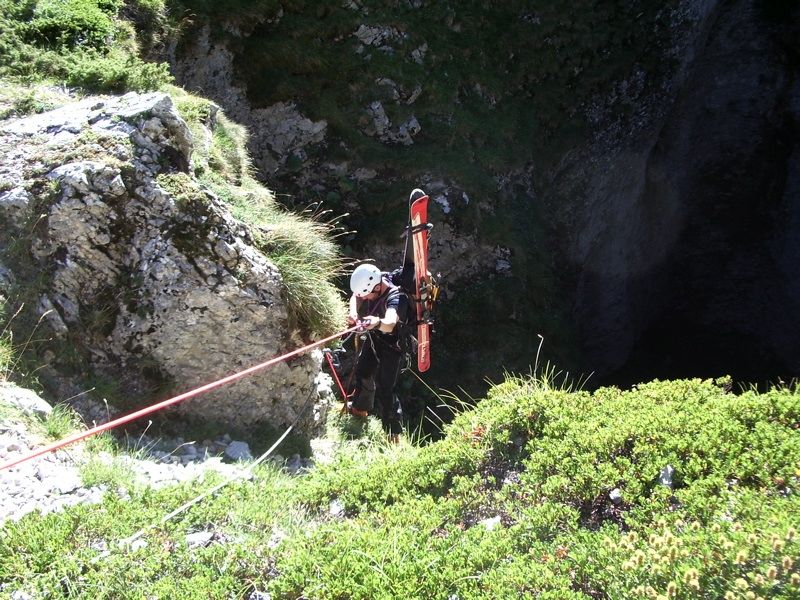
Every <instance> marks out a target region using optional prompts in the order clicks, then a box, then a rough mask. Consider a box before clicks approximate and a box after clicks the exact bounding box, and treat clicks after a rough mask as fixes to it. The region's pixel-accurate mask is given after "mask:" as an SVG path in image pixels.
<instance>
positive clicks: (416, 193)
mask: <svg viewBox="0 0 800 600" xmlns="http://www.w3.org/2000/svg"><path fill="white" fill-rule="evenodd" d="M427 195H428V194H426V193H425V192H423V191H422V190H421V189H419V188H414V189H413V190H411V195H410V196H409V197H408V201H409V202H414V201H416V200H419V199H420V198H424V197H425V196H427Z"/></svg>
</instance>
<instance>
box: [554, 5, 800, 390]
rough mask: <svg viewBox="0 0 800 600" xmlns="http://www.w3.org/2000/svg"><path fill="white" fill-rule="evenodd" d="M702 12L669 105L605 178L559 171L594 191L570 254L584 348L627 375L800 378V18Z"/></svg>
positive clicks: (627, 145) (766, 10)
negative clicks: (795, 270)
mask: <svg viewBox="0 0 800 600" xmlns="http://www.w3.org/2000/svg"><path fill="white" fill-rule="evenodd" d="M702 8H703V13H702V18H701V19H699V20H698V27H697V29H696V37H695V40H694V41H693V43H692V44H690V45H689V46H688V50H689V51H688V52H687V53H686V55H685V60H684V67H683V69H682V70H681V71H680V72H679V74H678V75H677V76H676V77H675V78H674V79H673V81H672V86H673V93H672V95H671V96H670V97H669V99H670V101H669V103H668V104H665V105H664V108H665V110H663V112H661V113H660V114H659V115H658V118H657V119H653V120H652V122H651V124H650V125H649V126H648V127H645V128H644V129H643V130H642V131H641V132H640V133H639V135H632V136H631V137H630V138H629V139H627V140H619V141H617V142H616V143H614V144H611V145H602V144H601V148H603V146H605V148H606V152H605V156H604V158H603V159H602V160H601V161H599V164H600V165H601V170H600V172H597V171H595V172H594V173H591V172H589V173H587V172H586V169H585V167H576V166H573V167H571V169H570V170H568V171H567V172H566V173H562V177H569V178H571V179H572V180H573V181H581V180H582V183H583V184H584V185H585V189H586V192H585V194H584V199H585V202H586V204H584V205H582V206H581V207H580V208H579V210H578V212H577V214H579V215H580V217H579V219H580V224H579V226H578V227H577V228H576V231H575V233H574V235H572V236H571V238H572V239H573V243H572V245H571V247H570V251H569V252H570V258H571V262H572V264H573V265H574V266H575V269H576V271H577V272H578V273H579V274H578V275H577V277H576V282H577V285H576V296H575V310H576V317H577V320H578V323H579V327H580V328H581V331H582V333H581V339H582V340H583V345H584V348H585V352H586V355H587V356H588V357H591V358H593V360H594V362H595V363H596V364H597V365H598V366H600V367H601V372H604V373H614V372H617V373H618V376H619V377H620V380H621V381H633V380H636V379H639V378H640V377H641V376H642V375H651V376H652V375H658V376H661V377H670V376H681V375H705V376H713V375H720V374H723V373H734V374H735V375H736V376H737V377H740V378H742V379H745V380H763V379H765V378H773V379H775V378H778V377H780V376H783V377H786V376H792V374H795V373H797V372H798V370H799V369H800V349H798V346H797V344H796V343H795V342H794V341H793V340H796V339H797V336H798V333H800V332H799V331H798V322H799V321H798V317H800V304H799V303H800V296H798V288H797V285H796V282H795V279H796V278H795V277H794V276H793V275H792V274H791V272H790V271H789V270H787V268H786V265H788V264H797V261H798V259H800V256H798V254H797V235H798V234H797V229H796V228H795V227H794V226H793V224H794V218H795V217H794V215H795V214H796V210H797V209H796V206H797V203H798V200H800V199H798V196H797V185H796V180H797V178H798V175H799V174H798V162H797V152H798V138H797V126H798V113H797V106H798V89H799V88H798V84H799V82H798V67H800V64H799V63H798V55H797V52H796V50H794V49H793V48H792V43H791V42H789V40H792V39H795V38H796V36H797V34H798V33H799V31H798V26H797V20H796V19H792V18H791V15H792V14H793V13H792V10H791V9H787V8H781V7H780V6H778V5H765V4H761V3H753V2H747V1H742V2H736V3H733V4H731V3H720V4H717V3H709V4H707V5H705V6H703V7H702ZM632 133H635V132H632ZM597 155H598V154H597V153H596V154H595V156H597ZM600 156H603V154H600ZM587 158H588V160H587V162H588V163H590V164H591V157H587ZM570 171H571V173H570ZM576 173H580V174H581V175H584V174H585V175H588V176H587V177H575V174H576ZM611 380H612V381H613V380H614V376H613V375H612V377H611Z"/></svg>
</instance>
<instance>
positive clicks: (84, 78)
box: [0, 0, 171, 92]
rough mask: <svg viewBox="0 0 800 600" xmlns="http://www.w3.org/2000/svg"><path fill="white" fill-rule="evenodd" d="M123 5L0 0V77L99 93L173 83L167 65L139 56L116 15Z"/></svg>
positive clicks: (117, 1)
mask: <svg viewBox="0 0 800 600" xmlns="http://www.w3.org/2000/svg"><path fill="white" fill-rule="evenodd" d="M139 4H141V3H139ZM122 6H123V2H122V1H121V0H63V1H62V0H26V1H25V2H15V1H13V0H0V57H1V58H0V75H2V76H4V77H8V78H10V79H12V80H16V81H20V82H36V81H41V80H43V79H54V80H56V81H61V82H63V83H66V84H67V85H69V86H74V87H78V88H81V89H85V90H88V91H102V92H125V91H129V90H140V91H143V90H153V89H156V88H158V87H160V86H161V85H163V84H165V83H167V82H169V81H171V75H170V74H169V69H168V67H167V65H166V64H165V63H160V64H156V63H149V62H145V61H143V60H142V59H141V58H140V57H139V54H138V45H137V42H136V36H135V32H134V30H133V28H132V27H131V26H130V25H129V24H128V22H127V21H124V20H121V19H119V18H118V15H119V11H120V9H121V8H122ZM154 10H156V8H155V7H154ZM162 10H163V7H162Z"/></svg>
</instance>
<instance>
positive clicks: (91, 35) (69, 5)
mask: <svg viewBox="0 0 800 600" xmlns="http://www.w3.org/2000/svg"><path fill="white" fill-rule="evenodd" d="M121 4H122V2H121V1H119V0H38V2H36V4H35V7H34V8H33V11H32V14H31V17H30V19H29V20H27V21H26V23H25V26H24V27H23V28H22V32H23V36H24V38H25V40H26V41H28V42H31V43H33V44H36V45H38V46H43V47H46V48H51V49H61V48H76V47H83V48H93V49H95V50H101V49H103V48H104V47H105V46H107V45H110V43H111V42H112V41H113V36H114V34H115V32H116V30H117V28H116V26H115V23H114V17H115V16H116V13H117V10H118V9H119V7H120V6H121Z"/></svg>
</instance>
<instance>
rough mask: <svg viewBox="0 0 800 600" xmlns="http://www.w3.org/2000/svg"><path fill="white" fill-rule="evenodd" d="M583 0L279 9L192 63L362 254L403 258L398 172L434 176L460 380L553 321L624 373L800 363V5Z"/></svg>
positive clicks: (553, 334) (262, 151) (232, 32)
mask: <svg viewBox="0 0 800 600" xmlns="http://www.w3.org/2000/svg"><path fill="white" fill-rule="evenodd" d="M573 8H574V10H573V11H572V12H571V13H570V14H569V15H568V16H567V15H565V13H564V11H560V10H557V9H554V8H553V7H552V6H547V5H546V4H545V3H539V2H529V3H513V2H511V3H507V4H505V5H503V7H502V8H501V7H497V9H496V11H494V12H489V11H487V10H486V9H485V8H481V6H478V5H477V4H475V3H463V4H459V5H453V6H450V5H449V3H441V4H436V5H426V4H425V3H408V4H407V5H406V3H397V4H396V5H393V6H392V7H391V8H390V7H386V8H377V7H366V6H365V5H362V4H360V3H348V4H347V5H345V6H343V7H342V6H340V7H338V8H331V7H328V8H326V9H319V10H316V11H307V10H306V11H304V9H302V8H297V7H294V8H291V9H287V10H286V12H285V13H284V11H283V10H281V11H278V12H275V13H272V12H269V11H268V10H267V9H265V11H264V15H262V16H261V17H260V18H257V19H252V18H251V19H250V20H248V22H246V23H244V22H237V20H236V16H235V15H231V16H230V17H229V21H228V22H227V23H226V24H225V26H224V27H219V26H217V25H216V24H211V25H204V26H203V27H202V28H200V29H198V30H196V31H195V32H193V34H192V36H190V37H187V38H186V39H184V40H183V43H182V46H181V50H180V51H179V52H176V53H174V54H173V56H172V63H173V66H174V69H175V72H176V74H177V76H178V79H179V80H180V81H181V82H182V83H183V84H185V85H187V86H188V87H190V88H196V89H201V90H204V91H207V92H208V93H209V94H210V95H211V96H212V97H214V98H215V99H216V100H217V101H219V102H220V103H221V104H223V105H224V106H231V107H232V108H233V109H234V110H236V111H237V118H239V119H241V120H242V121H243V122H246V123H248V124H249V125H250V127H251V130H252V132H253V136H254V142H253V149H254V151H255V152H256V154H257V156H258V157H259V159H258V161H259V162H258V164H259V166H260V168H261V169H262V171H261V174H260V176H261V177H262V178H264V179H265V180H268V181H271V182H274V183H273V185H275V187H278V188H280V189H281V190H282V191H287V192H289V193H290V194H294V195H295V196H297V197H298V198H299V200H301V201H302V199H303V198H313V199H322V200H323V201H325V202H326V203H327V204H328V206H330V207H331V208H333V209H334V210H337V209H338V210H342V211H345V210H346V211H349V212H350V213H351V214H352V215H353V216H351V218H350V221H349V224H350V225H351V226H352V227H354V228H356V229H359V230H360V235H359V237H358V238H353V239H351V240H350V243H351V244H352V245H351V247H350V249H351V250H352V251H353V252H354V253H355V254H358V255H363V256H372V257H377V258H379V259H381V260H384V261H386V262H388V263H390V264H391V263H392V262H393V261H395V262H396V258H397V256H396V255H397V247H399V244H395V245H392V241H391V235H387V229H389V228H391V227H399V226H400V224H401V223H402V212H403V209H402V206H403V196H404V195H403V194H402V192H400V191H399V190H400V189H404V188H409V189H410V188H411V187H415V186H418V185H421V186H423V187H426V186H427V187H428V188H429V191H431V192H432V195H433V197H434V198H435V199H436V203H435V207H434V213H433V219H434V220H435V221H437V222H438V223H440V224H443V227H440V229H439V230H438V231H434V238H433V239H434V240H437V236H441V237H439V238H438V239H439V240H440V243H439V245H435V246H434V247H433V248H432V251H431V253H432V256H431V262H432V264H433V265H434V268H437V265H444V266H445V267H446V268H443V270H445V275H446V278H447V279H449V289H448V294H446V295H445V301H446V303H445V305H444V306H443V311H442V312H443V313H444V314H443V316H442V322H441V326H440V330H439V333H440V334H441V335H440V337H439V338H438V341H437V351H438V352H440V353H441V354H439V356H440V357H442V358H441V359H440V360H443V361H444V362H445V363H449V367H450V368H451V369H452V370H451V371H450V372H448V373H444V372H442V373H438V374H436V373H435V374H434V375H435V376H436V377H440V381H441V383H443V384H445V385H451V384H453V383H455V382H458V383H459V384H460V383H463V382H464V373H465V372H467V373H472V374H473V375H474V378H475V380H480V379H481V378H482V377H484V376H487V375H488V376H491V377H496V376H497V375H498V374H499V373H498V372H496V371H494V370H492V368H490V367H487V366H486V365H487V364H492V365H504V366H505V367H507V368H511V369H520V368H521V369H525V368H527V365H528V364H530V363H531V362H532V361H533V357H534V355H535V352H536V346H537V344H538V342H539V340H538V338H537V337H536V336H535V335H534V334H535V333H542V334H543V335H544V336H545V338H546V340H547V342H546V345H545V349H546V350H547V349H548V347H549V349H550V350H551V352H550V353H549V354H550V356H551V357H552V356H553V354H555V358H556V360H557V362H558V363H559V364H560V365H562V366H565V367H567V368H570V369H574V370H576V371H577V372H584V373H588V372H595V373H597V374H598V376H599V379H601V380H603V379H604V380H605V381H620V382H627V381H633V380H637V379H643V378H650V377H654V376H662V377H663V376H679V375H683V376H687V375H714V374H723V373H726V372H732V373H733V374H734V375H736V376H740V377H742V378H763V377H774V376H776V375H778V374H780V373H789V374H791V373H796V372H797V369H798V366H800V365H798V357H800V355H799V354H798V350H797V347H796V344H793V343H792V341H791V340H793V339H796V337H797V336H796V331H795V328H796V323H797V322H799V321H798V319H797V317H798V316H800V315H798V312H797V310H798V301H800V296H798V287H797V284H796V282H795V278H794V277H793V276H792V275H791V267H790V266H789V265H792V264H795V263H796V257H797V248H798V243H797V240H796V234H795V233H794V231H795V229H794V228H793V224H794V223H796V212H797V210H796V205H797V202H798V199H797V182H796V180H797V176H798V175H797V143H796V137H797V136H796V132H797V104H798V100H797V93H798V92H797V89H798V83H797V71H798V62H799V60H798V56H797V52H796V50H795V49H794V47H793V43H792V42H791V41H790V40H793V39H795V38H796V37H797V33H798V32H797V22H798V19H797V8H796V7H795V6H794V5H793V4H792V3H782V2H767V3H758V2H753V1H752V0H741V1H737V2H734V3H720V2H716V1H714V0H682V1H675V2H669V3H666V4H665V3H653V2H648V1H640V2H637V3H609V4H608V5H607V6H605V7H604V9H603V10H601V11H598V10H596V7H595V6H594V5H592V6H589V5H586V6H584V5H582V4H581V5H576V6H574V7H573ZM251 17H252V15H251ZM589 32H591V35H590V33H589ZM334 62H336V64H337V65H338V67H339V69H340V76H339V78H338V79H336V78H334V77H332V76H331V75H330V74H329V73H332V72H333V70H332V68H333V64H334ZM391 196H394V199H393V200H392V199H389V198H390V197H391ZM438 365H441V362H439V363H438ZM438 365H437V366H438ZM455 365H458V367H455ZM609 378H610V379H609Z"/></svg>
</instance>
